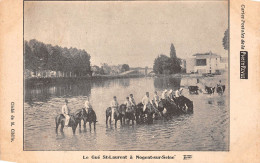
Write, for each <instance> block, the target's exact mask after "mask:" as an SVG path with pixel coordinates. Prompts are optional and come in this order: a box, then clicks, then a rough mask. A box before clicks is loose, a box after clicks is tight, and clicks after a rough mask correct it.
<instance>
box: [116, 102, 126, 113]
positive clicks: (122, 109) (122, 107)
mask: <svg viewBox="0 0 260 163" xmlns="http://www.w3.org/2000/svg"><path fill="white" fill-rule="evenodd" d="M118 111H119V113H121V114H122V113H123V114H124V113H125V112H126V105H125V104H121V105H120V106H119V109H118Z"/></svg>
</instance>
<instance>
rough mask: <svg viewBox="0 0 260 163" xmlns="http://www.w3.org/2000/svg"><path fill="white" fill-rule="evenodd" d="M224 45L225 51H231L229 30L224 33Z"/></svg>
mask: <svg viewBox="0 0 260 163" xmlns="http://www.w3.org/2000/svg"><path fill="white" fill-rule="evenodd" d="M222 45H223V47H224V49H225V50H228V49H229V31H228V29H227V30H226V31H225V33H224V37H223V40H222Z"/></svg>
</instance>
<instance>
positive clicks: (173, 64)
mask: <svg viewBox="0 0 260 163" xmlns="http://www.w3.org/2000/svg"><path fill="white" fill-rule="evenodd" d="M153 71H154V72H155V73H156V74H175V73H180V72H181V66H180V59H179V58H177V55H176V50H175V47H174V45H173V44H171V48H170V57H168V56H166V55H164V54H161V55H159V56H158V57H157V58H155V60H154V65H153Z"/></svg>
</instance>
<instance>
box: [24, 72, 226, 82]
mask: <svg viewBox="0 0 260 163" xmlns="http://www.w3.org/2000/svg"><path fill="white" fill-rule="evenodd" d="M144 77H151V78H157V77H173V78H197V79H201V78H225V77H224V76H223V75H214V76H212V77H205V76H203V75H201V74H185V73H179V74H170V75H167V74H160V75H153V76H150V75H147V76H145V75H143V74H127V75H120V74H119V75H95V76H81V77H32V78H27V79H25V84H29V85H31V84H32V85H34V84H43V83H55V82H73V81H78V80H90V81H95V80H109V79H124V78H144Z"/></svg>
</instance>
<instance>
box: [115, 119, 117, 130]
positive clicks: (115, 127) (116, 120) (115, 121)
mask: <svg viewBox="0 0 260 163" xmlns="http://www.w3.org/2000/svg"><path fill="white" fill-rule="evenodd" d="M116 123H117V119H115V128H116Z"/></svg>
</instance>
